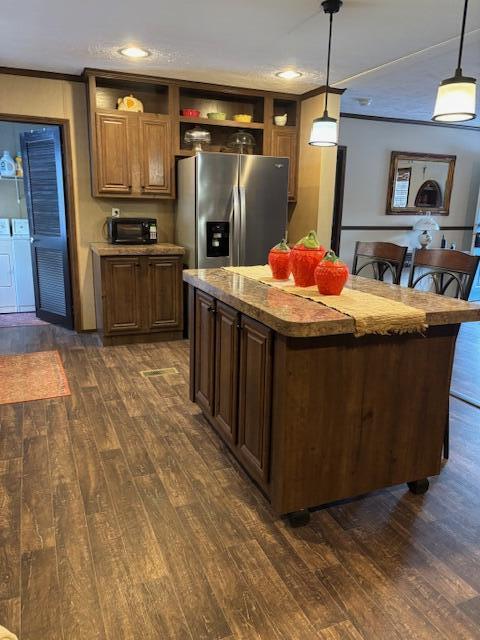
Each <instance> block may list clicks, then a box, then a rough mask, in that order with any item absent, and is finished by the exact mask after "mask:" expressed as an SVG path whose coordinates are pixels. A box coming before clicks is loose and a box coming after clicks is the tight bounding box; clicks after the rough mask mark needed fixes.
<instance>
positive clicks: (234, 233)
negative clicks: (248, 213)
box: [230, 186, 242, 266]
mask: <svg viewBox="0 0 480 640" xmlns="http://www.w3.org/2000/svg"><path fill="white" fill-rule="evenodd" d="M232 193H233V207H232V215H233V226H232V225H231V226H232V228H231V231H230V246H231V256H232V257H231V260H230V261H231V264H232V265H233V266H238V265H239V264H240V242H239V239H240V225H241V217H242V213H241V209H240V196H239V193H238V187H236V186H235V187H233V192H232Z"/></svg>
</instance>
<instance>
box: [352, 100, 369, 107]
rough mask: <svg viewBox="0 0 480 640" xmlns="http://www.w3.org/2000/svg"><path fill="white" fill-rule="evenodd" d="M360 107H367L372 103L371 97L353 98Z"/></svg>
mask: <svg viewBox="0 0 480 640" xmlns="http://www.w3.org/2000/svg"><path fill="white" fill-rule="evenodd" d="M355 100H356V101H357V102H358V104H359V105H360V106H361V107H369V106H370V105H371V104H372V99H371V98H355Z"/></svg>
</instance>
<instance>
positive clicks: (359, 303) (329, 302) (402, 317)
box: [223, 265, 428, 337]
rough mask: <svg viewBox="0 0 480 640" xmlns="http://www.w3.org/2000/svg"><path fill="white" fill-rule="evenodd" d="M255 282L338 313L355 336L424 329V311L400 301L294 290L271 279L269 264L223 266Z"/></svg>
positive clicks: (350, 293) (361, 294) (312, 289)
mask: <svg viewBox="0 0 480 640" xmlns="http://www.w3.org/2000/svg"><path fill="white" fill-rule="evenodd" d="M223 268H224V269H225V270H226V271H230V272H231V273H237V274H238V275H241V276H245V277H246V278H250V279H252V280H256V281H257V282H262V283H263V284H268V285H270V286H272V287H275V288H276V289H280V290H281V291H285V292H286V293H291V294H293V295H296V296H300V297H302V298H308V299H309V300H313V301H314V302H318V303H320V304H323V305H325V306H326V307H330V308H331V309H335V310H336V311H340V313H344V314H345V315H347V316H350V317H351V318H353V320H354V321H355V335H356V336H357V337H360V336H364V335H366V334H368V333H376V334H381V335H387V334H389V333H419V332H423V331H424V330H425V329H426V328H427V326H428V325H427V324H426V316H425V312H424V311H422V310H421V309H416V308H415V307H410V306H408V305H406V304H403V302H396V301H395V300H389V299H388V298H382V297H381V296H376V295H373V294H372V293H365V292H363V291H357V290H356V289H348V288H345V289H344V290H343V291H342V293H341V295H339V296H324V295H321V294H320V293H318V289H317V287H316V286H315V287H296V286H295V283H294V282H293V279H292V280H287V281H285V280H283V281H282V280H274V279H273V278H272V272H271V271H270V267H269V266H268V265H265V266H258V267H257V266H256V267H223Z"/></svg>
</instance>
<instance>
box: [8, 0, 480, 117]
mask: <svg viewBox="0 0 480 640" xmlns="http://www.w3.org/2000/svg"><path fill="white" fill-rule="evenodd" d="M462 10H463V0H421V1H420V0H402V1H401V2H399V1H398V0H345V1H344V6H343V8H342V10H341V12H340V13H339V14H338V15H337V16H335V23H334V43H333V60H332V84H334V85H335V86H338V87H342V88H347V89H348V91H347V92H346V93H345V94H344V96H343V99H342V110H343V111H346V112H354V113H363V114H366V115H381V116H393V117H402V118H416V119H422V120H423V119H425V120H429V119H430V117H431V112H432V109H433V103H434V99H435V93H436V87H437V85H438V83H439V82H440V81H441V80H442V79H443V78H445V77H448V76H450V75H452V74H453V71H454V68H455V66H456V51H457V48H458V32H459V28H460V20H461V13H462ZM26 16H27V18H26ZM0 25H1V32H2V38H1V40H0V59H1V61H2V65H3V66H11V67H22V68H30V69H42V70H48V71H57V72H63V73H74V74H78V73H80V72H81V71H82V70H83V68H84V67H98V68H104V69H115V70H123V71H138V72H140V73H147V74H152V75H159V76H166V77H175V78H183V79H191V80H202V81H208V82H213V83H221V84H232V85H238V86H244V87H251V88H261V89H273V90H281V91H288V92H292V93H303V92H304V91H307V90H309V89H312V88H314V87H317V86H319V85H321V84H323V83H324V82H325V77H324V66H325V58H326V44H327V40H326V39H327V33H328V31H327V30H328V18H327V16H326V15H325V14H324V13H323V10H321V7H320V0H295V1H292V0H243V2H241V3H240V2H237V3H232V2H229V1H228V0H227V1H225V0H202V2H199V1H198V0H183V2H179V1H178V0H136V1H135V2H122V1H120V2H119V1H118V0H116V1H114V0H102V1H101V2H98V0H96V1H93V0H84V1H83V2H81V3H80V2H76V3H71V2H65V0H24V2H22V3H21V5H19V4H18V3H14V2H13V0H6V2H4V5H3V10H2V12H1V14H0ZM467 32H468V34H467V36H466V39H465V54H464V63H463V69H464V72H465V74H467V75H471V76H474V77H476V78H478V79H479V82H480V0H473V2H470V8H469V15H468V21H467ZM126 44H137V45H139V46H143V47H146V48H147V49H149V50H150V51H151V52H152V55H151V56H150V57H149V58H147V59H143V60H136V61H131V60H128V59H125V58H124V57H122V56H120V55H119V54H118V49H119V48H120V47H122V46H124V45H126ZM286 67H294V68H296V69H299V70H300V71H302V72H303V73H304V75H303V77H302V78H300V79H298V80H294V81H292V80H290V81H286V80H281V79H279V78H277V77H275V75H274V74H275V72H276V71H278V70H281V69H284V68H286ZM361 97H368V98H372V102H371V104H370V105H369V106H361V105H360V104H359V103H358V102H357V99H358V98H361ZM479 101H480V98H479ZM473 124H475V125H477V126H478V125H480V119H479V118H477V119H476V121H475V122H474V123H473Z"/></svg>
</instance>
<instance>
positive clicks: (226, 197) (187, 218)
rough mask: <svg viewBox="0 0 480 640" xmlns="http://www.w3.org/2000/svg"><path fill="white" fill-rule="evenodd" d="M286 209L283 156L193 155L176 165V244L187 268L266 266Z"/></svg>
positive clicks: (281, 233) (282, 234)
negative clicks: (182, 249)
mask: <svg viewBox="0 0 480 640" xmlns="http://www.w3.org/2000/svg"><path fill="white" fill-rule="evenodd" d="M287 209H288V158H272V157H268V156H252V155H237V154H230V153H197V155H195V156H192V157H191V158H185V159H184V160H180V161H179V163H178V198H177V209H176V221H175V229H176V232H175V240H176V242H177V243H178V244H181V245H182V246H184V247H185V249H186V254H185V262H186V264H187V265H188V267H190V268H198V269H204V268H205V269H206V268H216V267H223V266H227V265H254V264H265V263H266V262H267V256H268V252H269V250H270V249H271V247H273V246H274V245H275V244H277V243H278V242H280V240H281V239H282V238H284V237H285V233H286V228H287Z"/></svg>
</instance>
